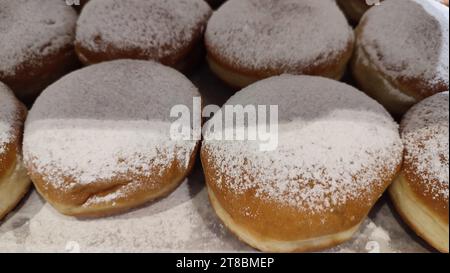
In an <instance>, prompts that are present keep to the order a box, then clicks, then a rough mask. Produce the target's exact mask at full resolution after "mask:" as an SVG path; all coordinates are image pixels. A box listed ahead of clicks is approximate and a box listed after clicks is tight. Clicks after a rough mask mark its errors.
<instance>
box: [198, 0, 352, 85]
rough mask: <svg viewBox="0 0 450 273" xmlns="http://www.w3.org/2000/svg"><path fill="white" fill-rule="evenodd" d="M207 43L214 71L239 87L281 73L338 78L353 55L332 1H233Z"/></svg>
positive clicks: (211, 26)
mask: <svg viewBox="0 0 450 273" xmlns="http://www.w3.org/2000/svg"><path fill="white" fill-rule="evenodd" d="M205 40H206V47H207V51H208V61H209V64H210V67H211V69H212V70H213V71H214V72H215V73H216V74H217V75H218V76H219V77H220V78H221V79H222V80H224V81H225V82H227V83H228V84H230V85H232V86H236V87H244V86H246V85H248V84H250V83H253V82H255V81H257V80H260V79H263V78H267V77H270V76H274V75H279V74H283V73H290V74H308V75H320V76H326V77H330V78H334V79H339V78H341V76H342V75H343V73H344V71H345V68H346V64H347V61H348V60H349V59H350V56H351V54H352V50H353V31H352V29H351V27H350V26H349V25H348V23H347V21H346V19H345V16H344V15H343V13H342V12H341V11H340V10H339V8H338V7H337V5H336V3H335V2H334V1H328V0H326V1H316V0H283V1H278V0H230V1H227V2H226V3H224V4H223V5H222V6H221V7H220V8H219V10H218V11H216V12H215V13H214V15H213V16H212V17H211V20H210V21H209V22H208V27H207V30H206V35H205Z"/></svg>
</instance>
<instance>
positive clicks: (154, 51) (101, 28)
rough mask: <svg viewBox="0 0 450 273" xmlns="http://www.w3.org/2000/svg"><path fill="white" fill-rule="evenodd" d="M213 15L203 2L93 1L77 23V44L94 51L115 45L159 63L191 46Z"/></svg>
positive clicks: (149, 0) (185, 0)
mask: <svg viewBox="0 0 450 273" xmlns="http://www.w3.org/2000/svg"><path fill="white" fill-rule="evenodd" d="M210 14H211V8H210V7H209V6H208V4H207V3H206V2H205V1H203V0H166V1H160V0H146V1H141V0H96V1H90V2H88V4H87V5H86V6H85V7H84V8H83V12H82V13H81V15H80V19H79V21H78V23H77V33H76V41H77V43H80V44H81V45H82V46H83V47H86V48H87V49H89V50H91V51H94V52H104V51H105V50H107V49H108V46H109V45H114V47H115V48H117V49H122V50H139V51H142V52H143V53H144V54H147V55H149V56H151V57H152V59H157V60H158V59H162V58H164V57H167V56H170V55H171V54H177V52H179V51H180V50H183V49H184V48H186V47H187V46H188V45H189V44H191V42H192V41H193V39H194V38H195V37H196V36H197V35H198V32H199V27H200V31H202V28H203V27H204V26H205V21H206V20H207V18H208V17H209V16H210ZM178 54H179V53H178Z"/></svg>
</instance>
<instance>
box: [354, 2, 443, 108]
mask: <svg viewBox="0 0 450 273" xmlns="http://www.w3.org/2000/svg"><path fill="white" fill-rule="evenodd" d="M356 37H357V38H356V50H355V54H354V59H353V68H352V71H353V76H354V78H355V80H356V82H357V83H358V85H359V86H360V87H361V89H362V90H363V91H365V92H366V93H367V94H369V95H370V96H372V97H373V98H375V99H376V100H378V101H379V102H380V103H381V104H382V105H384V106H385V107H386V108H387V109H388V110H389V111H390V112H391V113H392V114H394V115H396V116H401V115H402V114H404V113H405V112H406V111H407V110H408V109H409V108H410V107H411V106H412V105H414V104H415V103H417V102H419V101H421V100H423V99H424V98H426V97H429V96H431V95H433V94H436V93H438V92H442V91H446V90H448V89H449V74H448V71H449V55H448V52H449V47H448V44H449V17H448V7H446V6H444V5H441V4H439V3H438V2H435V1H423V0H413V1H411V0H386V1H383V2H382V4H381V5H379V6H377V7H376V8H373V9H370V10H369V11H368V12H367V13H366V14H365V15H364V17H363V18H362V19H361V22H360V24H359V26H358V28H357V30H356Z"/></svg>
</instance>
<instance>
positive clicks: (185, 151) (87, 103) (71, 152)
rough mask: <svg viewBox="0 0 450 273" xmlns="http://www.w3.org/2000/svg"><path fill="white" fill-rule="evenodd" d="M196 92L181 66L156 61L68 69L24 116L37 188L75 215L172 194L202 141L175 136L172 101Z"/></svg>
mask: <svg viewBox="0 0 450 273" xmlns="http://www.w3.org/2000/svg"><path fill="white" fill-rule="evenodd" d="M194 96H199V94H198V91H197V89H196V88H195V87H194V85H193V84H192V83H191V82H190V81H189V80H187V79H186V78H185V77H184V76H183V75H182V74H180V73H179V72H177V71H176V70H174V69H171V68H168V67H165V66H162V65H160V64H157V63H155V62H150V61H132V60H119V61H113V62H104V63H101V64H98V65H93V66H90V67H88V68H85V69H82V70H79V71H76V72H73V73H71V74H69V75H67V76H66V77H64V78H62V79H61V80H59V81H58V82H56V83H54V84H53V85H51V86H50V87H48V88H47V89H46V90H45V91H44V92H43V93H42V95H41V96H40V97H39V98H38V99H37V100H36V103H35V104H34V106H33V108H32V109H31V111H30V114H29V117H28V119H27V122H26V126H25V136H24V147H23V148H24V159H25V165H26V166H27V168H28V170H29V173H30V176H31V179H32V180H33V182H34V184H35V186H36V188H37V190H38V191H39V192H40V193H41V194H42V196H43V197H44V198H45V199H47V201H48V202H49V203H51V204H52V205H53V206H54V207H55V208H56V209H57V210H59V211H60V212H62V213H64V214H68V215H76V216H104V215H108V214H113V213H118V212H122V211H124V210H126V209H129V208H132V207H135V206H138V205H141V204H143V203H145V202H147V201H150V200H153V199H155V198H158V197H161V196H163V195H165V194H167V193H168V192H170V191H171V190H173V189H174V188H175V187H177V186H178V185H179V184H180V182H181V181H182V180H183V179H184V178H185V176H186V175H187V174H188V173H189V171H190V170H191V168H192V166H193V164H194V157H195V154H196V149H197V141H195V140H192V141H182V140H172V138H171V137H170V136H171V135H170V134H169V133H170V126H171V122H172V120H171V119H170V111H171V107H172V106H175V105H178V104H182V105H187V106H190V105H192V98H193V97H194ZM191 113H192V112H191Z"/></svg>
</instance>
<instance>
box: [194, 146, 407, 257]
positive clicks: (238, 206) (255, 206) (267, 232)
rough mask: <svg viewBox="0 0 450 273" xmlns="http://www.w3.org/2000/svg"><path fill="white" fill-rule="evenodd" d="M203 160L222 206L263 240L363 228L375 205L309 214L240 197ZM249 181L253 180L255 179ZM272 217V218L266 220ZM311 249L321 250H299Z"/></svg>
mask: <svg viewBox="0 0 450 273" xmlns="http://www.w3.org/2000/svg"><path fill="white" fill-rule="evenodd" d="M201 160H202V165H203V169H204V172H205V179H206V183H207V186H208V188H209V189H210V190H211V191H213V192H214V195H215V197H216V198H217V199H218V201H219V203H220V205H221V206H222V207H223V208H224V209H225V210H226V211H227V212H228V213H229V214H230V215H232V217H233V220H234V221H235V222H237V223H238V224H240V225H241V226H244V227H245V228H246V229H248V230H249V231H251V232H252V233H254V234H256V235H257V236H261V237H262V238H270V239H275V240H280V241H293V240H305V239H311V238H315V237H321V236H325V235H331V234H335V233H338V232H344V231H347V230H349V229H351V228H353V227H355V226H357V225H359V224H360V223H361V221H362V220H363V219H364V218H365V217H366V216H367V214H368V212H369V210H370V209H371V208H372V202H368V199H360V200H354V201H351V202H347V204H346V205H345V206H342V207H340V208H339V210H337V211H334V212H329V211H328V212H326V213H316V214H309V213H305V212H301V211H299V210H298V209H295V208H292V207H289V206H280V204H279V203H276V202H272V201H269V200H262V199H261V198H257V197H255V193H254V192H252V191H247V192H246V193H245V194H242V195H236V194H235V193H233V192H232V191H230V190H229V189H226V188H221V189H218V188H217V186H216V185H218V184H220V182H217V181H220V179H221V178H220V177H219V176H218V174H220V175H221V176H222V179H230V178H229V176H227V175H226V174H224V173H221V172H220V171H219V170H217V169H215V168H214V165H213V164H211V163H210V160H209V156H208V151H206V150H205V149H202V150H201ZM399 170H400V166H398V168H397V171H399ZM247 175H248V174H247ZM394 178H395V176H386V177H384V178H383V181H384V183H383V186H382V187H380V188H378V189H375V190H374V191H373V192H374V194H372V195H371V196H370V197H369V200H374V201H376V200H378V198H379V197H380V196H379V195H378V194H376V193H379V192H384V191H385V190H386V188H387V187H388V186H389V185H390V183H391V182H392V180H393V179H394ZM249 179H252V178H251V176H249ZM312 183H314V182H312ZM242 208H246V212H247V213H248V214H249V215H253V217H247V216H246V215H244V214H243V212H242ZM269 215H270V217H271V218H266V217H268V216H269ZM293 219H295V221H293ZM323 219H327V223H329V224H328V225H323V224H322V221H323ZM327 247H329V246H323V248H327ZM309 250H317V249H299V251H309Z"/></svg>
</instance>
